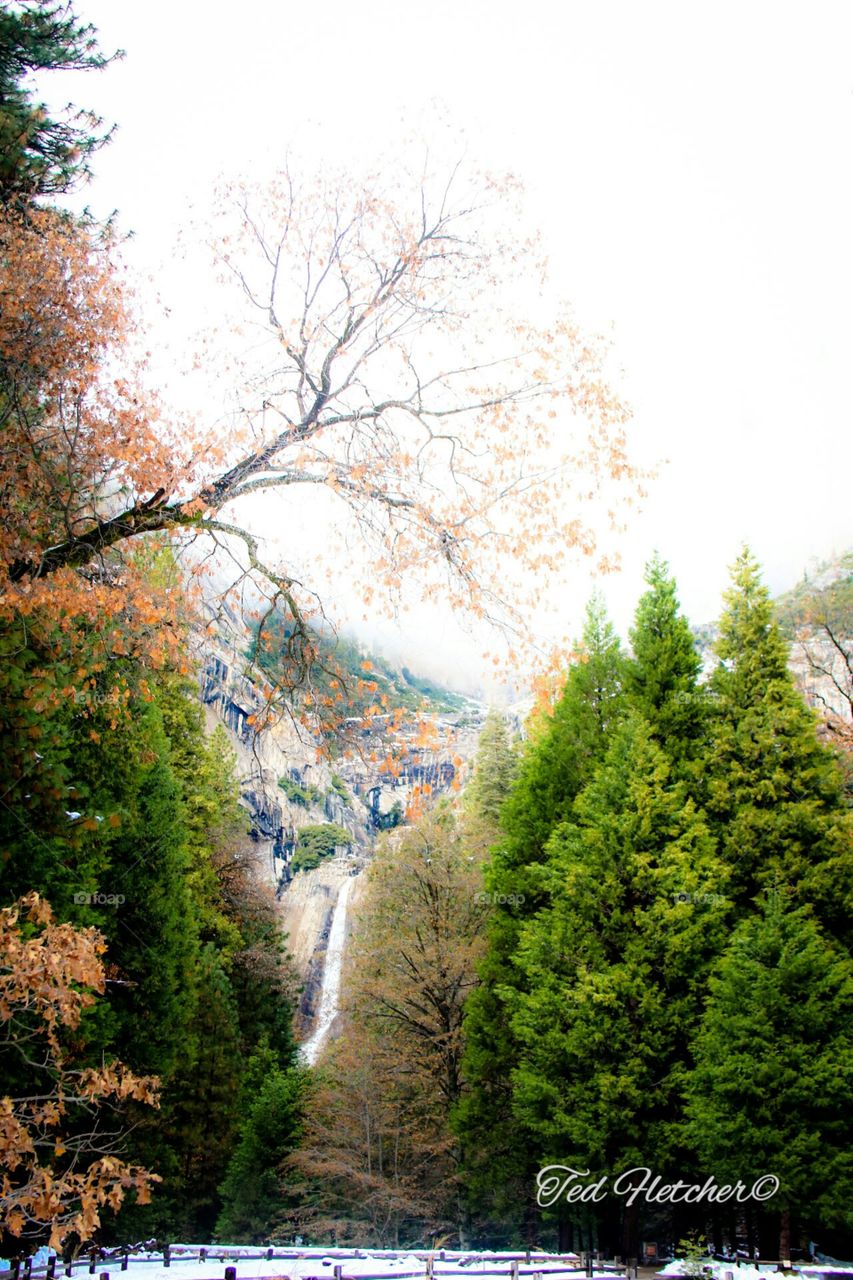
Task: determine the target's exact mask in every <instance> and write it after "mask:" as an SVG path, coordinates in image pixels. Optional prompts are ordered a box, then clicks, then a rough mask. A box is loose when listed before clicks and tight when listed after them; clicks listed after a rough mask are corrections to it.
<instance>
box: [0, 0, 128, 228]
mask: <svg viewBox="0 0 853 1280" xmlns="http://www.w3.org/2000/svg"><path fill="white" fill-rule="evenodd" d="M111 61H112V59H111V58H107V57H105V56H104V55H103V54H102V53H100V52H99V50H98V47H97V40H96V36H95V29H94V27H92V26H91V25H88V24H84V23H81V22H80V21H79V19H78V18H77V17H76V16H75V14H74V10H73V7H72V5H71V4H69V3H63V2H62V0H27V2H26V3H22V4H15V5H12V4H5V5H3V8H2V10H0V201H2V202H3V203H9V202H11V201H16V202H24V201H29V200H32V199H33V198H34V197H36V196H44V195H56V194H58V193H61V192H65V191H69V190H71V189H72V188H73V187H74V186H75V185H76V184H77V183H78V182H80V181H81V180H85V179H86V178H87V177H88V176H89V167H88V161H89V157H90V156H91V155H92V153H93V152H94V151H96V150H97V149H98V148H99V147H101V146H103V145H104V143H105V142H106V141H107V140H108V138H109V136H110V131H108V132H106V133H104V132H103V131H102V126H103V121H102V120H100V119H99V118H98V117H97V116H95V115H93V114H92V113H91V112H89V111H77V112H74V111H72V110H71V109H70V108H69V109H68V111H67V112H66V113H65V114H64V115H63V116H56V115H53V114H51V112H50V111H49V109H48V108H47V107H46V106H45V105H44V103H41V102H38V101H37V100H36V99H35V98H34V96H33V92H32V89H31V88H30V87H29V85H28V84H27V81H28V79H29V77H30V76H32V75H33V74H34V73H37V72H43V71H54V70H63V69H64V70H71V71H83V70H88V69H90V68H95V69H97V68H101V67H105V66H106V65H107V64H108V63H109V62H111Z"/></svg>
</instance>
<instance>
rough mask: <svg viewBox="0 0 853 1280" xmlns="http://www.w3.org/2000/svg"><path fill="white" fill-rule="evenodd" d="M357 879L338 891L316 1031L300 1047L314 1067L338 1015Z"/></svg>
mask: <svg viewBox="0 0 853 1280" xmlns="http://www.w3.org/2000/svg"><path fill="white" fill-rule="evenodd" d="M354 878H355V877H354V876H347V878H346V880H344V882H343V884H342V885H341V887H340V890H339V891H338V900H337V902H336V903H335V910H334V914H333V915H332V927H331V929H330V930H329V941H328V944H327V946H326V963H325V964H324V966H323V985H322V987H321V989H320V1007H319V1009H318V1010H317V1018H316V1020H315V1023H314V1030H313V1031H312V1032H311V1034H310V1036H309V1037H308V1039H307V1040H306V1041H304V1043H303V1044H302V1045H301V1046H300V1053H301V1055H302V1058H303V1061H304V1062H306V1063H307V1064H308V1066H309V1067H310V1066H313V1065H314V1063H315V1062H316V1061H317V1058H318V1057H319V1054H320V1049H321V1048H322V1046H323V1042H324V1041H325V1039H326V1036H327V1035H328V1034H329V1028H330V1027H331V1025H332V1023H333V1022H334V1020H335V1014H336V1013H337V1012H338V996H339V994H340V990H341V964H342V961H343V955H344V941H345V939H346V929H347V900H348V899H349V894H350V889H351V888H352V882H353V879H354Z"/></svg>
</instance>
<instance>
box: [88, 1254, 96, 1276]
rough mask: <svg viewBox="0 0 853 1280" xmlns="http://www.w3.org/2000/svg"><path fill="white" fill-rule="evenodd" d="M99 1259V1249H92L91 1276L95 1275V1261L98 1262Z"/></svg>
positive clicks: (90, 1258) (90, 1260)
mask: <svg viewBox="0 0 853 1280" xmlns="http://www.w3.org/2000/svg"><path fill="white" fill-rule="evenodd" d="M97 1260H98V1251H97V1249H92V1251H91V1253H90V1254H89V1275H90V1276H93V1275H94V1274H95V1263H96V1262H97Z"/></svg>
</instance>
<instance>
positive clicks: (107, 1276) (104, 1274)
mask: <svg viewBox="0 0 853 1280" xmlns="http://www.w3.org/2000/svg"><path fill="white" fill-rule="evenodd" d="M101 1280H110V1273H109V1271H102V1272H101Z"/></svg>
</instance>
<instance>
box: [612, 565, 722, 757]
mask: <svg viewBox="0 0 853 1280" xmlns="http://www.w3.org/2000/svg"><path fill="white" fill-rule="evenodd" d="M645 576H646V582H647V583H648V586H649V589H648V591H647V592H646V593H645V594H644V595H643V596H641V598H640V601H639V604H638V605H637V611H636V614H635V616H634V626H633V627H632V629H631V632H630V640H631V647H632V649H633V657H632V658H630V659H629V660H628V662H627V663H626V669H625V686H626V690H627V692H628V695H629V697H630V699H631V702H632V704H633V706H634V707H636V709H637V710H638V711H639V712H640V714H641V715H642V716H643V717H644V719H645V720H646V722H647V723H648V725H649V726H650V727H651V729H652V732H653V734H654V738H655V741H656V742H657V743H658V745H659V746H660V747H662V748H663V750H664V751H665V752H666V753H667V755H668V756H669V757H670V758H671V759H672V760H674V761H677V762H678V766H679V770H680V771H682V772H683V771H684V768H685V767H686V766H687V764H688V762H690V761H695V760H696V759H697V757H699V756H700V755H701V752H702V750H703V749H704V747H705V745H706V742H705V730H706V722H707V699H706V698H705V697H704V696H703V691H702V690H701V689H700V687H699V685H698V678H699V672H700V670H701V667H702V661H701V658H700V657H699V654H698V652H697V649H696V646H695V644H694V641H693V636H692V634H691V632H690V627H689V626H688V623H687V619H686V618H685V617H684V616H683V615H682V614H681V613H680V611H679V605H678V597H677V594H676V584H675V579H674V578H673V577H672V575H671V574H670V572H669V567H668V565H667V564H666V562H665V561H664V560H662V559H660V557H659V556H655V557H654V558H653V559H652V560H651V561H650V563H649V564H648V566H647V568H646V575H645Z"/></svg>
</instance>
